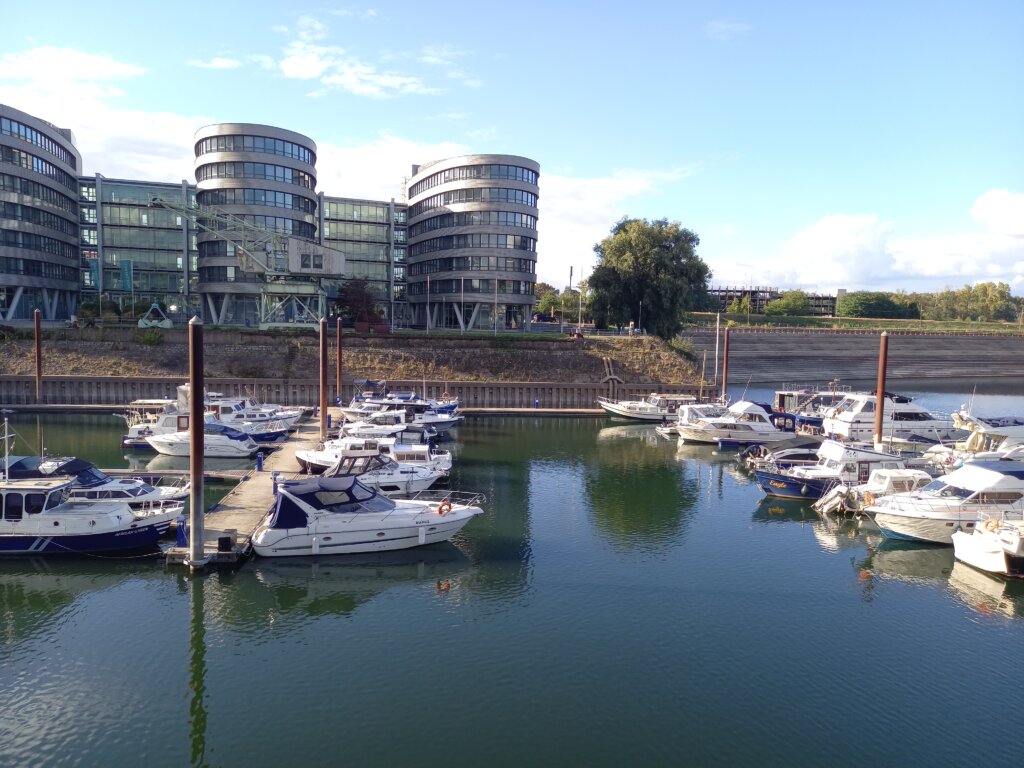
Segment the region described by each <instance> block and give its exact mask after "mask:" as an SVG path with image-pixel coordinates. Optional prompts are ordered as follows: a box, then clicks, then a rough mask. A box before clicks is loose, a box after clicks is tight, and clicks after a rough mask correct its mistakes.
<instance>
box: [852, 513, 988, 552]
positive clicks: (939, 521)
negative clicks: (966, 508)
mask: <svg viewBox="0 0 1024 768" xmlns="http://www.w3.org/2000/svg"><path fill="white" fill-rule="evenodd" d="M871 511H872V510H869V514H870V512H871ZM873 511H874V514H873V515H872V517H873V519H874V521H875V525H877V526H878V528H879V530H881V531H882V535H884V536H885V537H886V538H889V539H902V540H904V541H923V542H928V543H930V544H952V543H953V533H954V532H955V531H957V530H961V531H965V532H966V533H968V534H970V533H972V532H973V531H974V527H975V525H977V522H978V516H977V513H963V514H955V513H954V514H953V515H943V516H925V515H901V514H893V513H892V512H886V511H884V508H881V507H876V508H875V509H874V510H873Z"/></svg>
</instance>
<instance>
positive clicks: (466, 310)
mask: <svg viewBox="0 0 1024 768" xmlns="http://www.w3.org/2000/svg"><path fill="white" fill-rule="evenodd" d="M539 172H540V165H538V164H537V163H535V162H534V161H533V160H529V159H527V158H525V157H517V156H515V155H463V156H461V157H453V158H449V159H447V160H440V161H437V162H434V163H430V164H429V165H421V166H414V167H413V176H412V178H410V179H409V182H408V201H409V209H408V212H409V219H408V225H409V229H408V236H409V237H408V239H409V250H408V267H409V268H408V276H407V281H408V299H409V303H410V305H411V307H412V313H413V321H414V322H415V323H417V324H420V325H426V327H428V328H431V327H438V326H440V327H446V328H461V329H471V328H476V329H485V330H492V329H495V328H497V329H504V328H522V327H524V326H528V325H529V322H530V317H531V308H532V306H533V303H534V295H533V291H534V283H535V282H536V266H537V198H538V193H539V188H538V185H537V181H538V177H539Z"/></svg>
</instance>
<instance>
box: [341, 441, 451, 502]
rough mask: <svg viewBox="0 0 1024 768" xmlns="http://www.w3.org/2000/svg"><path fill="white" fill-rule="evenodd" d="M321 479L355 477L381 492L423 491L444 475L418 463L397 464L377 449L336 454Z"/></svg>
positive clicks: (444, 473)
mask: <svg viewBox="0 0 1024 768" xmlns="http://www.w3.org/2000/svg"><path fill="white" fill-rule="evenodd" d="M323 476H324V477H358V478H359V482H361V483H362V484H363V485H367V486H370V487H372V488H376V489H377V490H379V491H381V492H382V493H405V494H409V493H417V492H419V491H425V490H427V489H428V488H430V486H432V485H433V484H434V483H436V482H437V481H438V480H440V479H441V478H444V477H447V476H448V472H447V471H445V470H440V469H432V468H430V467H427V466H424V465H422V464H399V463H398V462H397V461H395V460H394V459H392V458H389V457H388V456H385V455H384V454H382V453H381V452H380V451H379V450H378V449H371V450H363V451H359V450H345V451H339V452H338V455H337V460H336V461H335V462H334V464H332V465H331V466H329V467H327V469H325V470H323Z"/></svg>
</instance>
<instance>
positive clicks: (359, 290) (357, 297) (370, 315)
mask: <svg viewBox="0 0 1024 768" xmlns="http://www.w3.org/2000/svg"><path fill="white" fill-rule="evenodd" d="M376 300H377V297H376V295H374V293H373V291H372V290H371V288H370V283H369V281H367V280H364V279H362V278H358V277H355V278H352V279H351V280H346V281H345V283H344V284H343V285H342V287H341V292H340V294H339V296H338V309H339V311H340V313H341V315H342V316H343V317H346V318H348V319H349V320H366V321H370V322H373V321H375V320H377V319H378V318H379V313H378V312H377V308H376V306H375V304H376Z"/></svg>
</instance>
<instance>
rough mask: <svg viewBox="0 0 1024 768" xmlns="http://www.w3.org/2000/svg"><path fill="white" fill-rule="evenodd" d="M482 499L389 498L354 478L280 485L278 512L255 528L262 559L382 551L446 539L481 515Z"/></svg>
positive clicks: (256, 547) (450, 496) (255, 542)
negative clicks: (480, 505)
mask: <svg viewBox="0 0 1024 768" xmlns="http://www.w3.org/2000/svg"><path fill="white" fill-rule="evenodd" d="M482 501H483V497H482V496H480V495H460V494H455V493H448V494H445V495H444V496H442V497H440V498H439V499H436V500H435V499H430V500H428V499H401V500H398V499H391V498H388V497H387V496H385V495H383V494H381V493H378V492H377V491H375V490H374V489H372V488H368V487H367V486H366V485H364V484H363V483H361V482H360V481H359V480H358V479H356V478H355V477H351V476H349V477H318V478H313V479H309V480H293V481H288V482H285V483H283V484H282V485H280V486H278V492H277V501H276V503H275V505H274V508H273V509H272V510H271V511H270V512H269V513H268V514H267V516H266V517H265V518H264V519H263V521H262V522H261V523H260V524H259V525H258V526H257V527H256V530H255V531H254V532H253V536H252V545H253V550H254V551H255V552H256V554H257V555H260V556H262V557H289V556H295V555H321V554H322V555H329V554H349V553H357V552H380V551H384V550H392V549H406V548H408V547H416V546H421V545H423V544H434V543H436V542H439V541H446V540H447V539H449V538H451V537H452V536H453V535H455V534H456V533H458V532H459V531H460V530H462V528H463V527H464V526H465V525H466V523H468V522H469V521H470V520H472V519H473V517H474V516H476V515H480V514H483V510H482V509H481V508H480V507H479V504H480V503H482Z"/></svg>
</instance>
